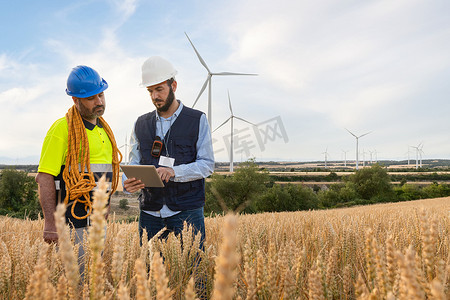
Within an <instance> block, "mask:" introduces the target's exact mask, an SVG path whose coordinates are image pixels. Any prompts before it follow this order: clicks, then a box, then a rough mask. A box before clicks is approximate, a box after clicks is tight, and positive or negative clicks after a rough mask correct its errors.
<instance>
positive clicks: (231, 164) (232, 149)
mask: <svg viewBox="0 0 450 300" xmlns="http://www.w3.org/2000/svg"><path fill="white" fill-rule="evenodd" d="M228 105H229V107H230V113H231V115H230V117H229V118H228V119H226V120H225V122H223V123H222V124H220V125H219V127H217V128H216V129H214V131H216V130H217V129H219V128H220V127H222V126H223V125H225V124H226V123H227V122H228V121H231V138H230V172H231V173H233V162H234V161H233V152H234V146H233V136H234V127H233V119H235V118H236V119H238V120H241V121H244V122H246V123H248V124H250V125H253V126H255V124H253V123H252V122H249V121H247V120H244V119H242V118H240V117H237V116H235V115H234V114H233V108H232V107H231V99H230V92H229V91H228ZM214 131H213V132H214ZM241 160H242V159H241Z"/></svg>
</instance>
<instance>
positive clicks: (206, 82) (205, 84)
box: [192, 75, 210, 107]
mask: <svg viewBox="0 0 450 300" xmlns="http://www.w3.org/2000/svg"><path fill="white" fill-rule="evenodd" d="M209 77H210V75H208V77H206V81H205V83H204V84H203V86H202V89H201V90H200V93H198V96H197V99H195V101H194V104H193V105H192V107H194V106H195V104H197V101H198V99H199V98H200V96H201V95H202V94H203V92H204V91H205V89H206V86H207V85H208V80H209Z"/></svg>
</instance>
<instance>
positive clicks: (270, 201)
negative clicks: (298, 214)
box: [255, 184, 297, 212]
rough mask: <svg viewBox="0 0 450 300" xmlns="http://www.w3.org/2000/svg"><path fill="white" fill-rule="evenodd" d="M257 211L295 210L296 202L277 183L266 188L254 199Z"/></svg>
mask: <svg viewBox="0 0 450 300" xmlns="http://www.w3.org/2000/svg"><path fill="white" fill-rule="evenodd" d="M255 208H256V210H257V211H258V212H276V211H277V212H278V211H295V210H297V203H295V202H294V201H292V197H291V195H290V194H289V192H288V191H287V189H285V188H284V187H283V186H281V185H279V184H277V185H274V186H273V187H272V188H270V189H268V190H267V191H266V192H265V193H264V194H263V195H261V196H260V197H258V199H257V200H256V201H255Z"/></svg>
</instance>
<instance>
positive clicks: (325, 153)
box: [322, 147, 328, 168]
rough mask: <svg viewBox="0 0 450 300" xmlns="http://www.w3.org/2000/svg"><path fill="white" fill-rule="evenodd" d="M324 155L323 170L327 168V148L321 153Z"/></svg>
mask: <svg viewBox="0 0 450 300" xmlns="http://www.w3.org/2000/svg"><path fill="white" fill-rule="evenodd" d="M322 154H324V155H325V168H326V167H327V158H328V147H327V148H326V149H325V152H322Z"/></svg>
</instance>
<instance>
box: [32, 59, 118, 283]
mask: <svg viewBox="0 0 450 300" xmlns="http://www.w3.org/2000/svg"><path fill="white" fill-rule="evenodd" d="M107 88H108V84H107V83H106V81H105V80H104V79H103V78H101V77H100V75H99V74H98V73H97V71H95V70H94V69H92V68H90V67H87V66H77V67H75V68H73V69H72V71H71V73H70V74H69V77H68V79H67V89H66V93H67V95H69V96H71V98H72V101H73V106H72V107H71V108H70V109H69V110H68V112H67V113H66V115H65V117H62V118H60V119H58V120H56V121H55V123H53V125H52V126H51V128H50V129H49V131H48V132H47V135H46V137H45V140H44V143H43V146H42V152H41V158H40V160H39V168H38V174H37V176H36V182H37V183H38V185H39V200H40V203H41V206H42V211H43V213H44V233H43V237H44V240H45V241H46V242H47V243H53V242H57V241H58V234H57V232H56V225H55V218H54V212H55V210H56V206H57V204H58V203H60V202H62V203H65V204H66V215H65V216H66V223H68V224H69V225H70V226H71V229H72V230H75V232H76V234H75V239H76V244H78V245H80V246H79V249H78V254H79V263H80V272H81V275H82V276H83V272H84V259H83V255H84V249H83V247H82V246H81V245H82V242H83V234H84V233H85V232H87V226H89V216H90V215H91V213H92V190H93V188H94V187H95V186H96V184H97V182H96V181H97V180H98V179H99V178H100V177H101V176H102V175H103V174H106V178H107V180H108V181H109V182H111V194H112V193H114V191H115V190H116V188H117V184H118V180H119V164H120V160H121V157H122V155H121V154H120V152H119V150H118V148H117V145H116V141H115V139H114V134H113V132H112V130H111V128H110V127H109V125H108V123H106V121H105V120H104V119H103V117H102V115H103V113H104V112H105V107H106V103H105V94H104V91H105V90H106V89H107Z"/></svg>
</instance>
